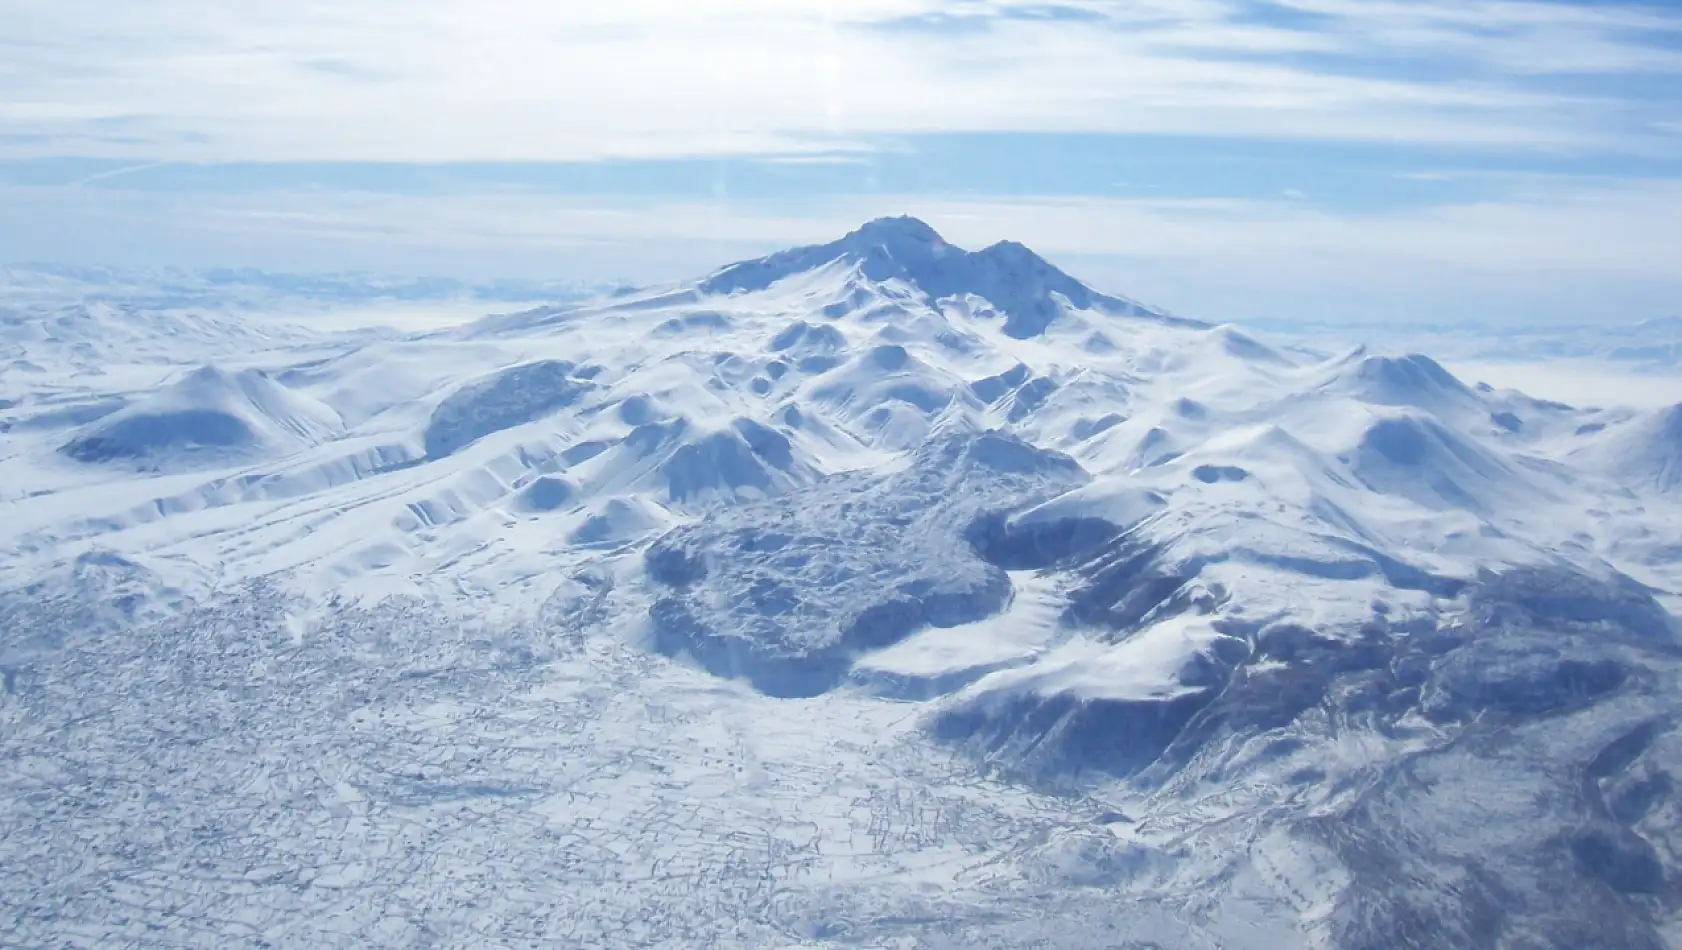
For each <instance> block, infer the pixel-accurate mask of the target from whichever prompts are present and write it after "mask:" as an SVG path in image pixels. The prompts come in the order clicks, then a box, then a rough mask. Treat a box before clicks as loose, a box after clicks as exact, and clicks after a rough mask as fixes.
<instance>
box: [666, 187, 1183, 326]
mask: <svg viewBox="0 0 1682 950" xmlns="http://www.w3.org/2000/svg"><path fill="white" fill-rule="evenodd" d="M837 265H842V266H846V267H849V268H851V269H852V271H853V273H854V274H855V275H856V277H858V278H862V279H863V280H865V281H867V282H870V283H874V284H886V283H894V282H897V283H899V284H903V285H908V286H909V287H911V288H913V289H914V290H916V291H918V292H921V293H922V294H923V295H925V296H926V297H927V298H928V299H930V300H941V299H945V298H949V297H958V296H962V295H965V294H972V295H975V296H977V297H980V298H983V299H985V300H987V301H988V302H989V303H991V304H992V305H993V307H994V308H996V309H997V310H998V312H999V313H1001V314H1002V315H1003V316H1004V317H1005V318H1006V320H1005V323H1004V332H1005V333H1006V334H1008V335H1010V336H1014V337H1018V338H1021V337H1029V336H1038V335H1039V334H1041V333H1043V332H1044V331H1045V329H1046V328H1047V327H1048V326H1049V325H1050V324H1051V323H1052V322H1053V321H1054V320H1055V319H1056V318H1057V316H1058V314H1060V313H1061V312H1063V310H1065V309H1069V308H1072V309H1076V310H1086V309H1100V310H1106V311H1109V312H1112V313H1116V314H1122V315H1127V316H1135V317H1155V318H1158V319H1172V318H1169V317H1166V316H1165V315H1163V314H1160V313H1157V312H1155V311H1153V310H1151V309H1149V308H1147V307H1144V306H1142V305H1139V304H1137V303H1134V302H1132V301H1128V300H1124V299H1122V298H1117V297H1110V296H1106V295H1104V294H1100V293H1097V292H1096V291H1093V290H1092V289H1091V288H1089V287H1087V286H1086V285H1085V284H1083V283H1081V282H1080V281H1078V280H1076V279H1075V278H1073V277H1070V276H1069V275H1068V274H1066V273H1064V272H1063V271H1061V270H1059V269H1058V268H1057V267H1056V266H1055V265H1053V264H1051V263H1050V262H1048V261H1046V260H1045V259H1044V258H1043V257H1041V256H1040V255H1038V254H1036V253H1035V252H1034V251H1033V250H1031V249H1029V248H1028V247H1027V245H1024V244H1022V243H1020V242H1017V241H999V242H997V243H994V244H991V245H988V246H987V247H985V248H983V249H982V250H979V251H968V250H965V249H963V248H960V247H957V246H956V245H953V244H950V243H948V242H947V241H946V239H945V238H943V237H941V235H940V233H939V232H938V231H936V230H935V229H934V228H933V227H931V226H930V225H929V224H928V223H926V222H924V221H922V220H920V219H918V218H914V217H911V216H909V215H902V216H899V217H887V218H877V219H875V220H872V221H868V222H866V223H865V224H863V225H862V226H860V227H859V228H857V229H855V230H853V231H851V232H849V233H848V234H847V235H845V236H844V237H842V238H841V239H839V240H836V241H832V242H830V243H828V244H817V245H811V246H808V247H798V248H793V249H791V250H787V251H781V252H778V253H776V254H771V255H769V256H767V257H762V258H759V259H757V260H751V261H742V262H740V263H737V264H732V265H731V266H729V267H726V268H724V269H723V270H720V271H718V272H717V273H715V274H713V275H712V276H711V277H709V278H707V279H706V280H705V281H703V282H702V283H701V284H700V285H698V287H697V288H696V289H697V291H698V292H699V293H701V294H734V293H743V292H749V293H751V292H756V291H760V290H765V289H768V288H769V287H771V286H772V285H773V284H776V283H778V282H780V281H783V280H786V279H789V278H792V277H795V276H798V275H802V274H813V273H818V272H821V271H823V270H825V269H828V268H832V267H835V266H837ZM1175 322H1185V323H1187V324H1188V325H1197V326H1201V324H1192V323H1191V322H1190V321H1175Z"/></svg>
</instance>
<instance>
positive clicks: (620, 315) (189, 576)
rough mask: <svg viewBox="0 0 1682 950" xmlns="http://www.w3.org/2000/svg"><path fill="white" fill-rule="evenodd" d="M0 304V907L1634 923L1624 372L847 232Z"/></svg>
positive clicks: (1671, 582) (929, 936)
mask: <svg viewBox="0 0 1682 950" xmlns="http://www.w3.org/2000/svg"><path fill="white" fill-rule="evenodd" d="M21 313H22V315H16V316H13V317H11V318H9V321H10V322H9V323H7V324H5V325H4V326H5V327H6V328H7V336H6V337H5V341H6V345H7V346H8V347H9V350H8V353H9V354H10V356H9V357H8V358H9V359H10V363H8V364H6V365H5V367H4V369H3V370H0V430H3V431H0V504H4V506H5V507H4V511H5V514H6V516H7V517H5V518H4V519H0V551H3V552H4V557H3V558H0V584H3V585H4V588H5V589H6V590H8V591H10V592H11V593H10V594H8V595H6V596H5V597H4V598H3V599H0V616H4V617H5V618H6V620H5V627H4V628H0V629H4V631H5V633H4V639H0V672H3V673H4V674H5V691H4V694H3V695H0V722H3V723H4V724H5V728H4V730H0V736H3V738H0V744H3V745H4V747H5V748H6V750H7V753H8V755H9V756H10V757H11V760H12V761H14V762H20V763H23V765H22V766H20V767H19V768H17V769H14V770H13V771H12V774H10V775H9V776H8V777H7V778H6V779H4V780H3V781H0V799H3V800H4V802H5V803H6V807H5V808H4V809H3V810H0V814H3V815H4V817H3V818H0V826H3V827H4V829H5V832H6V833H5V834H4V835H0V853H3V854H4V855H5V858H6V859H5V860H4V861H3V862H0V867H3V868H4V870H3V871H0V885H4V892H5V893H7V894H9V895H14V897H13V900H14V901H16V900H19V897H18V896H17V895H24V897H23V898H22V899H23V900H24V901H25V903H27V904H28V905H29V907H30V908H40V910H38V911H37V910H31V909H26V908H24V907H23V906H22V905H19V906H18V907H16V908H15V910H16V912H17V914H18V918H17V919H18V920H19V921H20V923H19V924H18V929H17V930H16V931H15V934H14V935H15V936H16V937H17V939H19V940H21V941H22V942H23V943H25V944H36V943H41V942H44V941H46V940H48V939H49V935H52V934H57V933H63V932H69V931H68V930H66V929H64V928H66V927H70V926H72V925H73V928H74V932H76V933H84V934H88V935H90V936H89V938H88V939H89V942H92V943H98V942H100V941H101V940H116V939H119V938H123V939H132V940H134V941H137V942H139V943H140V944H142V945H145V944H146V943H147V941H152V942H154V943H159V944H160V945H161V944H162V943H170V944H172V945H179V944H183V943H195V942H197V943H206V944H207V945H209V944H217V942H218V941H223V942H225V941H226V940H228V939H234V940H245V939H257V938H261V939H263V940H266V941H267V942H268V943H269V944H270V945H297V946H324V945H334V944H335V943H343V944H345V945H357V946H363V945H373V944H384V945H415V944H417V943H422V942H427V941H431V942H434V943H440V944H443V945H460V946H467V945H475V946H477V945H486V944H487V943H489V944H501V943H508V944H512V943H516V942H519V941H520V940H525V939H531V940H538V941H540V942H541V941H548V942H551V943H553V942H560V943H563V944H568V945H572V944H577V945H593V946H779V947H781V946H827V945H851V946H896V945H898V946H930V947H941V946H1030V945H1031V946H1058V947H1063V946H1067V947H1084V946H1138V947H1146V946H1161V947H1167V946H1174V947H1258V948H1263V947H1265V948H1274V947H1279V948H1289V947H1379V946H1383V947H1441V946H1456V947H1461V946H1465V947H1480V946H1487V947H1516V946H1538V947H1540V946H1548V947H1553V946H1558V947H1566V946H1570V947H1580V946H1608V947H1663V946H1677V945H1682V923H1679V918H1678V917H1677V914H1678V912H1679V910H1682V902H1679V899H1678V896H1677V895H1678V894H1682V891H1678V890H1677V886H1676V882H1677V880H1678V878H1677V876H1676V875H1677V872H1678V867H1679V865H1678V859H1677V849H1678V848H1682V837H1679V832H1678V829H1679V828H1682V824H1679V823H1678V820H1677V818H1678V804H1677V800H1676V798H1675V797H1674V795H1673V790H1672V787H1671V786H1672V778H1671V776H1672V775H1673V774H1674V773H1675V772H1676V770H1677V769H1678V768H1679V767H1682V759H1679V756H1682V733H1677V732H1676V731H1674V729H1673V726H1674V724H1675V722H1676V721H1677V719H1676V716H1677V714H1678V712H1679V701H1678V700H1677V699H1676V697H1677V696H1679V695H1682V692H1679V691H1678V688H1677V687H1678V686H1679V685H1682V683H1679V682H1678V677H1679V673H1682V644H1679V642H1678V639H1677V637H1678V633H1679V632H1682V631H1679V628H1678V625H1677V623H1676V621H1675V620H1674V619H1673V617H1672V614H1671V610H1672V608H1673V607H1674V606H1675V604H1676V601H1675V592H1677V591H1678V590H1682V494H1679V491H1678V485H1679V484H1682V481H1679V475H1678V473H1679V472H1682V429H1679V426H1678V419H1679V418H1682V407H1679V408H1675V409H1670V410H1665V411H1661V412H1656V413H1651V412H1648V413H1643V412H1638V411H1633V410H1620V409H1605V410H1602V409H1592V410H1580V409H1575V408H1572V407H1570V406H1567V405H1564V404H1561V403H1557V402H1549V401H1545V400H1539V399H1533V398H1530V397H1528V396H1525V395H1523V394H1521V393H1517V392H1512V391H1495V390H1490V389H1488V388H1487V387H1477V386H1468V385H1466V384H1465V383H1463V382H1462V381H1460V380H1459V379H1457V378H1456V377H1455V376H1454V375H1453V374H1452V373H1450V372H1449V371H1447V370H1446V369H1444V368H1443V367H1442V366H1441V365H1439V364H1438V363H1436V362H1434V361H1433V360H1432V359H1430V358H1429V357H1427V356H1424V355H1419V354H1405V353H1403V354H1383V353H1375V352H1368V351H1366V350H1364V349H1356V350H1353V351H1350V352H1348V353H1345V354H1343V355H1340V356H1337V357H1333V358H1321V357H1318V356H1313V357H1310V356H1305V355H1303V353H1302V352H1301V351H1300V350H1297V349H1282V348H1278V347H1275V346H1272V345H1270V344H1269V343H1268V342H1267V341H1266V340H1264V339H1261V338H1258V337H1255V336H1252V335H1250V334H1247V333H1245V332H1243V331H1240V330H1238V329H1236V328H1233V327H1226V326H1210V325H1206V324H1203V323H1199V322H1196V321H1191V320H1186V319H1182V318H1177V317H1173V316H1171V315H1168V314H1165V313H1162V312H1159V311H1157V310H1154V309H1152V308H1149V307H1146V306H1143V305H1140V304H1138V303H1135V302H1132V301H1129V300H1126V299H1124V298H1121V297H1117V296H1111V295H1106V294H1102V293H1099V292H1097V291H1094V290H1092V289H1090V288H1088V287H1086V286H1085V285H1083V284H1081V283H1080V282H1079V281H1077V280H1076V279H1074V278H1072V277H1070V276H1069V275H1067V274H1065V273H1063V272H1062V271H1061V270H1059V269H1057V268H1056V267H1055V266H1053V265H1052V264H1050V263H1049V262H1047V261H1045V260H1044V259H1042V258H1040V257H1038V256H1037V255H1035V254H1034V253H1033V252H1032V251H1030V250H1028V249H1027V248H1024V247H1022V246H1021V245H1018V244H1012V243H1002V244H997V245H994V246H992V247H989V248H985V249H983V250H979V251H973V252H972V251H966V250H963V249H960V248H957V247H955V246H953V245H951V244H949V243H947V242H946V241H945V240H944V239H942V238H941V237H940V236H939V235H938V234H937V233H936V232H935V231H934V230H933V229H931V228H929V227H928V226H927V225H925V224H923V223H922V222H919V221H916V220H913V219H903V218H902V219H888V220H881V221H875V222H871V223H869V224H866V225H865V226H863V227H862V228H860V229H859V230H857V231H855V232H853V233H852V234H849V235H846V236H845V237H843V238H841V239H840V240H838V241H835V242H832V243H829V244H824V245H819V246H814V247H807V248H798V249H794V250H790V251H785V252H782V253H778V254H773V255H771V256H769V257H766V258H763V259H760V260H756V261H747V262H743V263H739V264H735V265H732V266H730V267H726V268H724V269H723V270H720V271H718V272H716V273H714V274H712V275H710V276H708V277H705V278H703V279H700V280H698V281H695V282H693V283H689V284H683V285H678V286H669V287H659V288H652V289H647V290H639V291H632V292H622V293H618V294H616V295H613V296H611V297H605V298H597V299H590V300H585V301H575V302H566V303H561V304H557V305H554V306H546V307H543V308H540V309H536V310H529V311H525V312H521V313H515V314H507V315H501V316H493V317H487V318H486V319H484V320H481V321H479V322H476V323H473V324H470V325H467V326H465V327H461V328H456V329H450V330H444V331H439V332H432V333H421V334H399V333H395V332H391V331H387V332H382V333H379V334H365V333H351V334H341V333H325V332H322V331H321V330H319V329H311V328H309V327H307V326H292V325H284V326H283V325H281V324H267V323H261V322H254V321H251V320H235V321H227V320H217V319H204V320H200V321H197V322H193V323H191V324H190V325H189V324H183V323H181V322H180V321H179V320H173V319H171V320H153V319H151V318H150V316H149V315H150V314H152V311H145V310H144V308H142V310H141V312H137V311H136V310H134V309H133V308H124V307H121V306H104V305H100V306H89V307H84V308H82V309H80V310H78V311H77V312H76V320H75V321H72V322H71V324H69V325H70V326H73V327H74V329H75V332H74V333H70V332H69V331H68V330H66V329H65V327H66V324H65V323H64V320H63V315H62V313H60V312H59V311H56V310H54V311H50V312H49V311H46V310H40V311H31V312H21ZM30 313H34V314H35V315H34V316H30ZM111 340H123V341H126V342H124V343H123V345H121V346H110V345H104V344H105V343H106V341H111ZM78 347H80V349H78ZM124 789H135V790H139V791H136V792H134V795H138V796H140V797H138V798H134V797H124V796H128V795H129V794H130V793H129V792H127V791H123V790H124ZM147 789H152V790H153V791H145V790H147ZM147 796H151V797H147ZM142 799H144V801H142ZM61 801H74V802H75V803H76V805H75V806H74V807H71V808H60V807H59V806H58V804H57V803H58V802H61ZM131 807H133V808H147V809H150V811H148V812H147V814H149V815H151V816H153V817H152V818H150V819H149V821H148V823H147V824H145V825H137V824H135V822H134V821H133V820H131V819H127V818H125V817H124V816H125V815H127V814H128V812H126V811H125V810H124V809H127V808H131ZM160 822H161V823H162V825H159V824H158V823H160ZM195 823H196V824H195ZM178 825H179V826H180V827H179V828H178V827H177V826H178ZM154 826H157V827H155V828H154ZM149 829H151V830H149ZM189 865H192V866H194V867H197V868H199V869H200V870H201V871H203V872H204V873H202V874H200V873H198V872H195V873H194V875H193V876H192V880H195V881H200V882H220V883H210V884H203V885H200V884H192V885H188V884H184V883H182V882H183V874H184V873H185V872H184V871H182V870H180V869H182V868H185V867H187V866H189ZM231 881H238V882H240V883H239V884H238V885H237V886H224V885H227V883H228V882H231ZM113 895H117V896H113ZM187 907H190V908H192V909H191V911H190V912H189V911H188V910H184V909H180V908H187ZM172 908H173V909H172ZM135 928H139V929H135ZM242 928H243V929H242ZM130 930H133V932H134V936H132V937H130V936H128V935H129V934H130Z"/></svg>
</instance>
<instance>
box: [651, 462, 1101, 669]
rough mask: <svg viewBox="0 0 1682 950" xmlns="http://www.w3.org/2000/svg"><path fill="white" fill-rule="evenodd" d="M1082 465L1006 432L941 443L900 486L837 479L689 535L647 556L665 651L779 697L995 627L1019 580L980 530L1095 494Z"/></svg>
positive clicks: (684, 531)
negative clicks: (1073, 490)
mask: <svg viewBox="0 0 1682 950" xmlns="http://www.w3.org/2000/svg"><path fill="white" fill-rule="evenodd" d="M1084 479H1085V473H1084V472H1082V471H1081V469H1080V467H1079V466H1078V465H1077V464H1075V463H1074V461H1073V460H1071V459H1069V458H1068V457H1067V456H1062V455H1058V454H1055V453H1049V452H1045V451H1042V450H1039V449H1035V448H1033V447H1032V446H1030V445H1028V444H1026V443H1023V442H1020V441H1018V440H1015V439H1012V438H1010V437H1008V436H1002V435H998V434H992V433H982V434H978V435H970V436H956V437H952V438H949V439H946V440H944V441H941V442H937V443H933V444H931V445H930V446H928V447H927V448H926V449H925V450H924V451H923V452H920V453H919V454H918V455H917V456H916V457H915V458H914V459H913V460H912V463H911V466H910V467H909V468H908V469H907V470H906V471H905V472H903V473H900V474H899V475H896V476H892V477H888V478H881V477H874V476H868V475H860V476H836V477H833V478H831V479H828V480H825V481H823V482H820V483H819V484H817V485H814V486H812V487H811V488H809V489H805V490H802V491H799V492H795V493H792V494H788V495H784V496H781V497H779V498H777V499H776V500H775V501H771V502H766V503H763V504H757V505H747V506H740V507H737V508H735V509H733V510H732V511H730V512H728V513H720V514H718V515H716V516H714V517H713V518H711V519H709V520H708V521H707V522H706V523H704V524H701V525H696V526H692V527H686V528H681V529H678V530H677V531H674V532H672V533H671V534H669V535H667V536H666V537H664V538H661V539H659V540H658V541H656V542H655V543H654V544H653V545H652V546H651V547H650V548H649V550H648V554H647V555H646V559H645V561H646V568H647V571H648V575H649V577H650V579H651V580H653V581H654V582H655V583H656V584H658V585H660V586H661V587H662V588H664V589H665V594H664V596H662V597H661V599H659V600H658V601H657V602H656V603H655V604H654V606H653V608H652V611H651V619H652V620H653V623H654V631H655V633H654V636H655V646H656V648H657V649H659V650H660V651H661V652H662V653H666V654H668V655H672V656H679V655H687V656H689V657H691V658H693V659H694V660H695V661H696V662H698V663H699V664H700V665H701V666H702V667H704V668H705V669H707V670H709V671H711V672H713V673H715V674H717V675H720V676H724V677H728V678H734V679H743V680H746V681H748V682H749V683H751V684H753V685H754V687H755V688H757V689H760V690H762V691H763V692H766V693H768V694H770V695H773V696H813V695H818V694H821V693H824V692H827V691H829V690H831V689H834V688H836V687H837V686H839V685H841V683H842V682H843V681H845V679H846V677H847V675H848V673H849V672H851V670H852V666H853V663H854V661H855V660H856V659H857V658H858V657H860V656H861V655H863V654H865V653H867V652H869V651H872V650H880V649H883V648H886V647H890V646H892V645H894V644H896V643H898V642H900V641H902V640H904V639H905V638H906V637H908V636H910V635H911V634H913V633H915V632H916V631H918V630H920V629H923V628H925V627H956V626H959V625H962V624H966V623H972V622H974V621H977V620H982V619H984V618H986V617H989V616H992V615H994V614H996V613H998V612H999V611H1000V610H1002V609H1003V608H1004V607H1005V606H1006V605H1007V604H1008V603H1009V601H1010V597H1011V583H1010V579H1009V578H1008V577H1007V576H1006V574H1005V572H1004V571H1002V570H1000V569H999V568H998V567H996V566H993V565H991V564H988V563H987V562H986V561H984V560H982V559H981V558H980V557H978V556H977V555H976V553H975V552H974V550H973V549H972V546H971V545H970V543H969V542H968V541H967V540H966V538H965V534H966V529H967V528H968V527H969V526H970V525H971V524H972V523H973V522H975V521H976V520H977V519H979V518H982V517H983V516H985V515H986V514H987V513H989V512H991V511H994V510H998V509H1005V508H1010V507H1016V506H1025V505H1029V504H1032V503H1034V502H1037V501H1041V500H1044V499H1045V498H1046V497H1048V496H1050V495H1053V494H1056V493H1058V492H1060V491H1062V490H1065V489H1067V488H1069V487H1072V486H1074V485H1077V484H1079V483H1080V482H1082V481H1083V480H1084Z"/></svg>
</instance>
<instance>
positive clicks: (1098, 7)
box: [0, 0, 1682, 161]
mask: <svg viewBox="0 0 1682 950" xmlns="http://www.w3.org/2000/svg"><path fill="white" fill-rule="evenodd" d="M6 8H7V13H6V20H7V22H8V28H7V30H6V31H5V34H4V36H0V84H4V85H5V87H6V88H7V90H8V94H7V95H6V96H4V97H0V154H8V155H12V156H18V155H65V154H76V155H117V156H124V157H145V158H152V159H160V160H188V161H204V160H264V161H289V160H384V161H459V160H533V161H560V160H579V159H600V158H615V157H648V156H693V155H710V154H747V153H760V154H765V153H770V154H800V153H809V152H814V151H832V150H836V149H846V148H849V147H853V148H857V147H863V146H864V145H866V144H868V143H869V142H870V141H871V140H872V139H873V138H875V137H879V136H882V135H892V134H903V133H910V132H919V133H922V132H930V131H1026V132H1034V131H1039V132H1046V131H1096V132H1113V133H1176V134H1189V135H1211V136H1265V137H1297V138H1308V139H1325V140H1349V141H1379V142H1410V143H1421V142H1430V143H1441V144H1452V145H1462V146H1477V147H1484V148H1491V147H1497V148H1549V149H1566V150H1616V151H1643V150H1645V151H1653V150H1659V151H1669V152H1672V153H1673V152H1674V150H1675V148H1676V145H1677V143H1676V132H1675V124H1676V123H1677V122H1678V121H1679V120H1682V111H1679V110H1678V107H1677V103H1676V101H1675V100H1676V97H1675V96H1674V95H1671V96H1668V97H1667V96H1654V95H1651V94H1648V93H1646V92H1644V91H1643V90H1644V88H1645V87H1646V86H1648V85H1651V84H1650V83H1649V82H1647V80H1646V78H1644V77H1648V78H1650V77H1660V78H1662V79H1664V80H1665V81H1668V82H1674V81H1677V80H1678V78H1679V77H1682V13H1671V12H1666V11H1665V10H1664V9H1663V8H1661V7H1656V6H1655V7H1651V8H1642V7H1633V6H1623V5H1615V4H1614V5H1607V4H1594V5H1586V6H1577V5H1572V4H1569V3H1559V2H1513V0H1409V2H1405V3H1404V2H1388V0H1271V2H1253V0H1135V2H1125V3H1123V2H1098V0H1066V2H1063V3H1059V4H1046V3H1022V2H1014V0H970V2H961V0H960V2H935V0H821V2H820V0H617V2H615V3H609V4H584V3H538V2H532V0H356V2H344V0H293V2H289V3H286V4H271V3H232V4H230V3H225V2H220V0H157V2H145V3H142V2H139V0H117V2H111V0H8V2H7V4H6Z"/></svg>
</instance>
